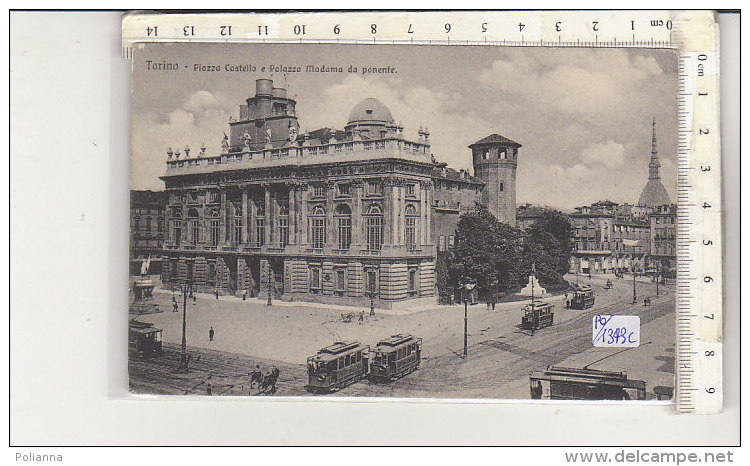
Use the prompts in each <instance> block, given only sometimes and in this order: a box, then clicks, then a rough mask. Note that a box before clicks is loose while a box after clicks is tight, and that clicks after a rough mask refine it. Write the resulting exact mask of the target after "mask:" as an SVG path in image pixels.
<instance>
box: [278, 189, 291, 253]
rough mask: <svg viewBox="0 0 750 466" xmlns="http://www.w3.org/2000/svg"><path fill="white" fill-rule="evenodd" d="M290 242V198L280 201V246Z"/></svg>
mask: <svg viewBox="0 0 750 466" xmlns="http://www.w3.org/2000/svg"><path fill="white" fill-rule="evenodd" d="M287 244H289V199H287V198H282V199H281V200H280V201H279V247H282V248H284V247H286V245H287Z"/></svg>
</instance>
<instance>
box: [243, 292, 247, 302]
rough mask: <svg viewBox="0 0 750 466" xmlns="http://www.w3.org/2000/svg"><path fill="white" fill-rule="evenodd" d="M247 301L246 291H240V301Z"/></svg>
mask: <svg viewBox="0 0 750 466" xmlns="http://www.w3.org/2000/svg"><path fill="white" fill-rule="evenodd" d="M246 299H247V290H242V300H243V301H245V300H246Z"/></svg>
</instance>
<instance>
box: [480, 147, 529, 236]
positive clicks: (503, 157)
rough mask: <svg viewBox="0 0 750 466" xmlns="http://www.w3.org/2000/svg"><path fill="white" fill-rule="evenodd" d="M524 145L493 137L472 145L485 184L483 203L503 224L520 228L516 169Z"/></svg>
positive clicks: (481, 178)
mask: <svg viewBox="0 0 750 466" xmlns="http://www.w3.org/2000/svg"><path fill="white" fill-rule="evenodd" d="M520 147H521V144H519V143H517V142H515V141H511V140H510V139H508V138H506V137H503V136H500V135H499V134H491V135H489V136H487V137H486V138H484V139H480V140H479V141H477V142H475V143H474V144H472V145H470V146H469V148H470V149H471V154H472V159H473V162H474V176H476V177H477V178H479V179H480V180H482V181H483V182H484V184H485V186H484V189H483V190H482V196H481V202H482V204H483V205H484V206H486V207H487V208H488V209H489V211H490V212H491V213H492V214H493V215H494V216H495V217H496V218H497V219H498V220H499V221H500V222H502V223H507V224H508V225H510V226H512V227H515V226H516V167H517V166H518V149H519V148H520Z"/></svg>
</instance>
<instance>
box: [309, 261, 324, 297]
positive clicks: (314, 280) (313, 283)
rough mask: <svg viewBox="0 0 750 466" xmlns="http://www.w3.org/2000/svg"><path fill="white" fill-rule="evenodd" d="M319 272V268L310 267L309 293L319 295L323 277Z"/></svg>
mask: <svg viewBox="0 0 750 466" xmlns="http://www.w3.org/2000/svg"><path fill="white" fill-rule="evenodd" d="M320 272H321V270H320V266H312V267H310V291H311V292H313V293H320V289H321V288H323V280H322V278H323V277H322V275H321V273H320Z"/></svg>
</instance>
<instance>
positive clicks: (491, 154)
mask: <svg viewBox="0 0 750 466" xmlns="http://www.w3.org/2000/svg"><path fill="white" fill-rule="evenodd" d="M295 105H296V102H295V101H294V99H292V98H290V97H288V96H287V91H286V90H285V89H281V88H275V87H274V86H273V82H272V81H271V80H269V79H259V80H257V81H256V89H255V95H254V96H253V97H250V98H248V99H247V100H246V101H245V103H244V104H242V105H241V106H240V110H239V118H238V119H233V118H232V119H230V122H229V135H228V136H227V135H226V133H225V135H224V139H223V140H222V150H221V153H219V154H207V153H206V149H205V147H202V148H200V152H199V153H197V154H195V153H193V154H191V151H190V149H189V148H185V149H184V155H182V154H180V153H179V151H175V152H173V151H172V150H171V149H170V150H168V151H167V170H166V174H165V175H164V176H162V177H161V178H162V180H163V181H164V183H165V190H166V197H167V206H166V215H167V222H168V228H167V238H166V241H165V246H164V255H165V257H164V260H165V266H164V267H163V272H162V280H163V283H165V284H166V285H167V286H172V287H175V286H179V285H182V284H190V285H191V286H193V287H194V288H195V289H196V290H203V291H210V292H213V291H214V290H217V291H219V292H220V293H222V294H235V295H240V294H244V293H247V295H248V296H250V297H252V296H259V297H262V298H265V297H267V296H268V294H269V293H270V294H271V295H272V297H273V298H275V299H284V300H291V301H295V300H305V301H319V302H330V303H340V304H356V305H362V304H365V303H369V301H370V298H373V299H375V300H376V303H377V304H378V305H379V306H380V307H393V306H394V305H396V303H404V302H406V303H414V302H415V301H418V300H430V301H434V299H435V294H436V292H435V257H436V253H437V248H438V246H440V245H441V244H440V243H441V241H442V246H443V247H445V243H446V242H447V241H448V239H446V238H448V237H449V236H450V235H452V234H453V232H454V230H455V225H456V223H457V221H458V217H459V216H460V214H461V213H463V212H465V211H466V210H468V209H470V208H472V207H473V206H474V203H475V202H482V203H483V204H485V205H487V206H488V207H489V208H490V211H491V212H493V213H494V214H495V215H496V216H497V217H498V219H499V220H500V221H503V222H505V223H509V224H511V225H514V224H515V171H516V159H517V155H518V148H519V147H520V144H518V143H515V142H513V141H511V140H509V139H506V138H504V137H502V136H499V135H492V136H489V137H487V138H484V139H482V140H480V141H478V142H477V143H475V144H472V145H471V146H470V148H471V150H472V152H471V154H472V157H473V162H474V171H475V173H476V177H474V176H471V175H469V174H468V172H465V171H461V172H457V171H455V170H452V169H450V168H447V166H446V165H445V164H441V163H437V162H436V161H435V159H434V157H433V156H432V154H431V151H430V139H429V138H430V133H429V131H428V130H427V129H423V128H420V130H419V132H418V139H417V140H409V139H407V138H406V137H405V136H404V131H403V127H402V126H401V125H400V124H397V123H396V121H395V119H394V118H393V116H392V115H391V112H390V111H389V109H388V108H387V107H385V106H384V105H383V104H382V103H380V102H379V101H378V100H376V99H372V98H369V99H365V100H363V101H361V102H359V103H357V104H356V105H354V107H353V108H352V110H351V113H350V114H349V118H348V121H347V122H346V125H345V126H344V128H343V130H339V129H331V128H322V129H319V130H315V131H311V132H308V133H305V134H299V127H300V126H299V122H298V119H297V114H296V110H295ZM467 155H468V154H467ZM488 190H489V191H488ZM511 206H512V208H511Z"/></svg>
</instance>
